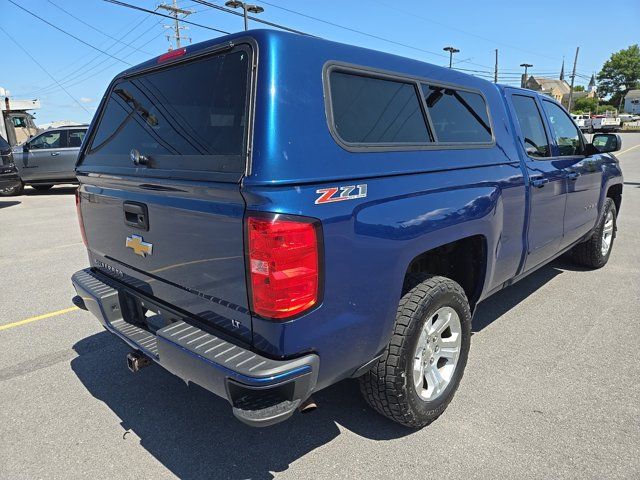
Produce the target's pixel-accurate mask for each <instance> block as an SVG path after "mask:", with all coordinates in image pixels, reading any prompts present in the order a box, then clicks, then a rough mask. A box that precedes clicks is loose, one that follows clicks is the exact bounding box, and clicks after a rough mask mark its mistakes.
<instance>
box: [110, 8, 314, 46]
mask: <svg viewBox="0 0 640 480" xmlns="http://www.w3.org/2000/svg"><path fill="white" fill-rule="evenodd" d="M106 1H109V0H106ZM193 1H194V2H196V3H199V4H200V5H205V6H207V7H211V8H213V9H215V10H220V11H221V12H226V13H231V14H233V15H235V16H237V17H244V13H240V12H236V11H235V10H231V9H230V8H226V7H221V6H220V5H216V4H215V3H211V2H206V1H203V0H193ZM262 3H266V2H262ZM267 5H270V4H267ZM276 8H279V7H277V6H276ZM247 18H248V19H249V20H253V21H254V22H258V23H262V24H264V25H269V26H270V27H275V28H279V29H280V30H285V31H287V32H291V33H298V34H300V35H307V36H309V37H315V35H311V34H309V33H306V32H303V31H301V30H296V29H294V28H289V27H287V26H285V25H281V24H279V23H274V22H270V21H268V20H263V19H261V18H258V17H254V16H251V15H247Z"/></svg>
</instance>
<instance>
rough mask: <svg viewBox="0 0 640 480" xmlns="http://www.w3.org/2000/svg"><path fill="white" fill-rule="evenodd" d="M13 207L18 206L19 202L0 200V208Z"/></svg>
mask: <svg viewBox="0 0 640 480" xmlns="http://www.w3.org/2000/svg"><path fill="white" fill-rule="evenodd" d="M14 205H20V202H16V201H15V200H9V201H4V200H0V208H7V207H13V206H14Z"/></svg>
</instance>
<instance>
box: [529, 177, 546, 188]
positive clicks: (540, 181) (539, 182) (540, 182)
mask: <svg viewBox="0 0 640 480" xmlns="http://www.w3.org/2000/svg"><path fill="white" fill-rule="evenodd" d="M529 183H530V184H531V186H532V187H536V188H542V187H544V186H545V185H546V184H547V183H549V179H548V178H532V179H531V181H530V182H529Z"/></svg>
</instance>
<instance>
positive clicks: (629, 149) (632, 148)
mask: <svg viewBox="0 0 640 480" xmlns="http://www.w3.org/2000/svg"><path fill="white" fill-rule="evenodd" d="M638 147H640V145H635V146H633V147H631V148H627V149H626V150H623V151H621V152H620V153H617V154H615V155H624V154H625V153H627V152H630V151H631V150H635V149H636V148H638Z"/></svg>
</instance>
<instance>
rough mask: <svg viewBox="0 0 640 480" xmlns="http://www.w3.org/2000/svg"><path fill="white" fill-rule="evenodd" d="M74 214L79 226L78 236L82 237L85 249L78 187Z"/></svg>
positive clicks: (85, 238) (85, 243) (85, 242)
mask: <svg viewBox="0 0 640 480" xmlns="http://www.w3.org/2000/svg"><path fill="white" fill-rule="evenodd" d="M76 213H77V214H78V223H79V224H80V234H81V235H82V242H83V243H84V246H85V247H86V246H87V236H86V235H85V233H84V222H83V221H82V211H81V210H80V187H78V188H77V189H76Z"/></svg>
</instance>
